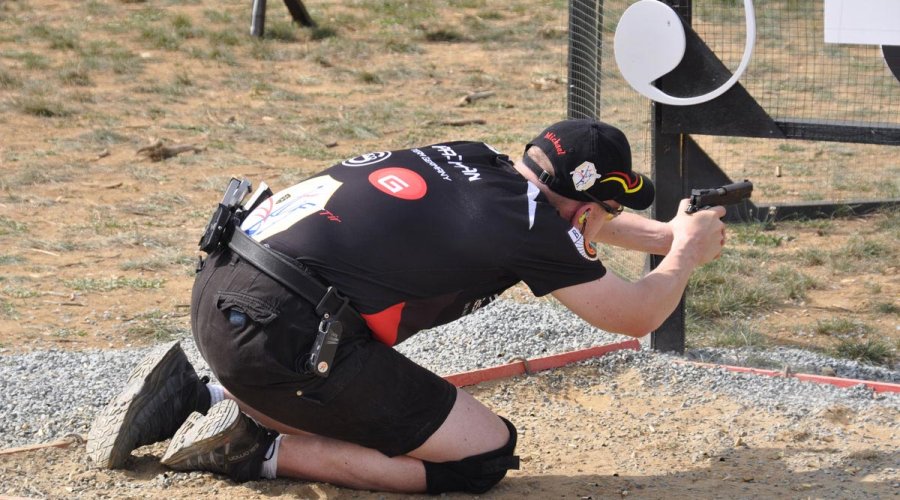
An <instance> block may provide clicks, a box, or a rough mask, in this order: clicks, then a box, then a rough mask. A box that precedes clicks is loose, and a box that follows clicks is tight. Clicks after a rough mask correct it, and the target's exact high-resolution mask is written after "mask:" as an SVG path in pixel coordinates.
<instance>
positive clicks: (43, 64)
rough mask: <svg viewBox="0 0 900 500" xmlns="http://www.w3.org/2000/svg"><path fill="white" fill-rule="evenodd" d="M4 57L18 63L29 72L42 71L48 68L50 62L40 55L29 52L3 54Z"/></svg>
mask: <svg viewBox="0 0 900 500" xmlns="http://www.w3.org/2000/svg"><path fill="white" fill-rule="evenodd" d="M4 57H7V58H9V59H13V60H16V61H20V62H21V63H22V66H23V67H24V68H25V69H27V70H29V71H34V70H42V69H47V68H49V67H50V60H49V59H47V58H46V57H45V56H43V55H41V54H37V53H34V52H30V51H25V52H12V53H9V52H8V53H5V54H4Z"/></svg>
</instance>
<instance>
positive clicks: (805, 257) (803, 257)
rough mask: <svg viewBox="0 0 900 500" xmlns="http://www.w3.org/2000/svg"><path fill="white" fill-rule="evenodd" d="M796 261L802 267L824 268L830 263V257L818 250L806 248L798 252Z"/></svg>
mask: <svg viewBox="0 0 900 500" xmlns="http://www.w3.org/2000/svg"><path fill="white" fill-rule="evenodd" d="M796 259H797V261H798V262H799V264H800V265H801V266H807V267H814V266H822V265H825V263H826V262H828V259H829V255H828V253H827V252H825V251H823V250H819V249H818V248H804V249H802V250H800V251H799V252H797V255H796Z"/></svg>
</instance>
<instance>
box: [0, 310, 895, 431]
mask: <svg viewBox="0 0 900 500" xmlns="http://www.w3.org/2000/svg"><path fill="white" fill-rule="evenodd" d="M622 340H625V337H622V336H619V335H613V334H609V333H606V332H603V331H600V330H597V329H595V328H592V327H590V326H588V325H586V324H585V323H584V322H583V321H581V320H580V319H578V318H577V317H575V316H574V315H573V314H571V313H570V312H568V311H566V310H565V309H563V308H561V307H559V306H556V305H554V304H552V303H549V302H543V301H535V302H529V303H519V302H514V301H510V300H504V299H501V300H498V301H497V302H495V303H494V304H492V305H491V306H490V307H488V308H485V309H483V310H481V311H479V312H477V313H475V314H473V315H470V316H468V317H465V318H463V319H462V320H460V321H457V322H455V323H453V324H450V325H445V326H443V327H440V328H436V329H434V330H433V331H430V332H422V333H420V334H419V335H416V336H414V337H413V338H412V339H410V340H408V341H407V342H405V343H403V344H401V345H400V346H399V347H398V349H399V350H400V351H401V352H403V353H404V354H406V355H407V356H409V357H410V358H412V359H414V360H416V361H417V362H419V363H420V364H422V365H424V366H426V367H428V368H429V369H431V370H433V371H435V372H437V373H440V374H443V375H448V374H452V373H458V372H461V371H467V370H472V369H477V368H483V367H488V366H494V365H498V364H502V363H506V362H509V361H511V360H514V359H516V358H522V357H525V358H533V357H539V356H544V355H548V354H554V353H560V352H567V351H572V350H576V349H581V348H586V347H590V346H594V345H601V344H608V343H612V342H620V341H622ZM182 347H183V348H184V350H185V352H186V353H187V354H188V357H189V358H190V359H191V360H192V361H193V362H194V364H195V366H196V368H197V370H198V372H200V373H201V374H207V375H211V374H210V373H209V371H208V369H207V367H206V365H205V363H204V362H203V360H202V359H201V358H200V356H199V354H198V353H197V351H196V348H195V347H194V344H193V341H192V340H191V339H190V338H189V337H185V338H184V339H182ZM147 350H148V349H146V348H145V349H121V350H89V351H80V352H69V351H59V350H47V351H35V352H30V353H27V354H15V355H0V448H6V447H11V446H21V445H26V444H33V443H40V442H46V441H49V440H53V439H58V438H60V437H62V436H65V435H68V434H71V433H76V434H86V432H87V430H88V429H89V427H90V422H91V420H92V418H93V415H94V414H95V413H96V412H97V411H98V410H99V409H100V408H102V407H103V406H104V405H105V404H106V403H107V402H108V401H109V400H110V399H111V398H112V397H113V396H114V395H115V394H116V393H117V392H118V391H119V390H120V389H121V388H122V386H123V385H124V382H125V379H126V378H127V375H128V373H129V372H130V371H131V369H132V367H133V366H134V365H135V364H136V363H137V362H138V361H139V360H140V359H141V358H142V357H143V356H144V355H145V354H146V352H147ZM691 359H693V360H700V361H707V362H717V363H726V364H742V362H743V361H746V360H747V359H752V360H754V361H755V362H756V363H757V364H759V363H760V362H761V360H767V361H765V362H763V363H762V364H766V365H768V366H777V367H781V366H788V367H790V369H791V370H792V371H793V372H802V371H807V372H812V373H821V372H823V371H826V372H827V373H829V374H834V375H836V376H839V377H846V378H856V379H872V380H883V381H889V382H897V381H898V380H900V374H898V372H897V371H896V370H890V369H887V368H880V367H873V366H866V365H862V364H860V363H854V362H850V361H846V360H836V359H832V358H827V357H823V356H821V355H818V354H815V353H810V352H805V351H799V350H795V349H774V350H769V351H760V350H752V351H748V350H733V349H731V350H729V349H702V350H696V351H693V352H689V353H688V355H687V356H686V357H679V356H671V355H663V354H658V353H654V352H652V351H646V350H644V351H640V352H633V351H626V352H619V353H614V354H612V355H608V356H605V357H603V358H601V359H599V360H597V361H595V363H597V364H598V366H600V367H601V368H603V367H609V368H610V369H612V368H613V367H614V366H618V365H619V364H621V363H626V364H627V365H628V366H630V367H631V368H633V369H635V370H638V371H639V372H640V373H641V374H642V376H643V377H644V378H645V381H646V383H647V384H652V385H661V386H672V387H678V386H682V385H683V386H698V387H704V388H706V389H708V390H709V391H711V392H713V393H718V394H727V395H732V396H735V397H739V398H741V399H742V400H744V401H746V402H747V403H748V404H753V405H756V406H759V407H762V408H769V409H773V410H778V411H782V412H785V413H786V414H789V415H800V414H805V413H807V412H815V411H819V410H820V409H822V408H825V407H828V406H830V405H833V404H842V405H845V406H847V407H848V408H852V409H853V410H862V409H865V408H868V407H871V406H873V405H875V406H881V407H884V408H886V409H890V410H898V408H900V394H888V393H877V394H876V393H873V392H872V391H871V390H869V389H868V388H865V387H863V386H859V387H855V388H849V389H841V388H837V387H833V386H829V385H820V384H813V383H809V382H801V381H799V380H797V379H794V378H783V377H775V378H773V377H763V376H757V375H745V374H736V373H730V372H727V371H725V370H722V369H709V368H705V367H697V366H693V365H690V364H685V363H682V362H681V361H685V360H691Z"/></svg>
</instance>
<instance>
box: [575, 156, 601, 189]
mask: <svg viewBox="0 0 900 500" xmlns="http://www.w3.org/2000/svg"><path fill="white" fill-rule="evenodd" d="M599 178H600V175H599V174H597V167H595V166H594V164H593V163H591V162H589V161H586V162H584V163H582V164H581V165H579V166H578V167H577V168H576V169H575V170H573V171H572V184H574V185H575V190H576V191H585V190H587V189H590V188H591V186H593V185H594V182H595V181H596V180H597V179H599Z"/></svg>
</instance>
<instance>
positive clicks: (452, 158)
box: [431, 145, 481, 182]
mask: <svg viewBox="0 0 900 500" xmlns="http://www.w3.org/2000/svg"><path fill="white" fill-rule="evenodd" d="M431 147H432V148H433V149H436V150H438V152H439V153H440V154H441V156H443V157H444V158H446V159H447V164H448V165H450V166H451V167H453V168H458V169H460V170H461V171H462V173H463V175H465V176H466V177H468V178H469V182H475V181H477V180H479V179H481V174H479V173H478V169H477V168H475V167H470V166H467V165H465V164H464V163H463V162H462V159H463V157H462V155H461V154H457V152H456V151H454V150H453V148H451V147H450V146H443V145H438V146H431Z"/></svg>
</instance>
